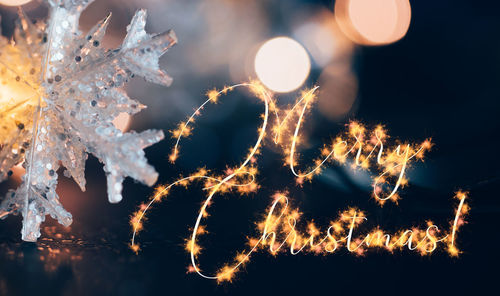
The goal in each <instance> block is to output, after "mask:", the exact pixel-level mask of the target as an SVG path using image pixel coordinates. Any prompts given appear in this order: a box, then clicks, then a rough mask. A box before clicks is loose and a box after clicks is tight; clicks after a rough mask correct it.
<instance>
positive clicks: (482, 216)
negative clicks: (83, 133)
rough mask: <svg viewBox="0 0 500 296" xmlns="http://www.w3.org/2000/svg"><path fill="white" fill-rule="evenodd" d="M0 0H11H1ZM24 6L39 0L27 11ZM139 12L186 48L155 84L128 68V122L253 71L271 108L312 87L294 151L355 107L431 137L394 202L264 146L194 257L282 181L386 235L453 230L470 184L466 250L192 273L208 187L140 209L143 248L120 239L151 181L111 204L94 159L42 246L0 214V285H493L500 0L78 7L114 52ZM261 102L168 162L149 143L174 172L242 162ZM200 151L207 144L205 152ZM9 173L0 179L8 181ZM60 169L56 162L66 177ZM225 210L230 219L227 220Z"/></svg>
mask: <svg viewBox="0 0 500 296" xmlns="http://www.w3.org/2000/svg"><path fill="white" fill-rule="evenodd" d="M20 2H27V1H19V0H0V3H1V4H2V5H1V6H0V14H1V17H2V34H3V35H5V36H11V34H12V30H13V23H14V20H15V19H16V11H17V7H15V6H8V4H16V3H20ZM5 4H7V5H5ZM22 8H23V9H24V10H25V11H26V13H27V14H28V15H29V16H30V17H32V18H34V19H42V18H44V17H46V15H47V8H46V6H45V5H44V4H43V3H41V2H40V1H36V0H34V1H31V2H29V3H27V4H25V5H23V6H22ZM139 8H146V9H147V10H148V13H149V16H148V25H147V30H148V31H149V32H162V31H165V30H167V29H170V28H172V29H174V30H175V32H176V34H177V36H178V38H179V44H178V45H176V46H175V47H174V48H172V49H171V50H170V51H169V52H168V53H167V54H165V56H164V57H163V58H162V60H161V66H162V68H164V69H166V70H167V72H168V73H169V74H170V75H171V76H172V77H173V78H174V83H173V84H172V86H171V87H169V88H165V87H161V86H157V85H153V84H149V83H147V82H145V81H143V80H142V79H140V78H134V79H133V80H132V81H131V83H129V84H128V86H127V91H128V93H129V95H130V96H131V97H132V98H135V99H138V100H139V101H141V102H142V103H143V104H146V105H147V106H148V108H147V109H146V110H144V111H142V112H141V113H139V114H137V115H136V116H134V117H133V118H129V117H128V116H126V115H123V116H120V118H119V119H117V120H116V122H115V124H116V125H117V126H119V127H120V128H122V129H123V130H137V131H141V130H145V129H148V128H155V129H163V130H164V131H165V132H166V133H167V134H168V131H169V130H171V129H174V128H175V127H176V124H177V123H178V122H179V121H180V120H184V119H185V118H186V117H187V116H188V115H189V114H191V113H192V112H193V111H194V109H195V108H196V107H198V106H199V105H200V104H201V103H202V102H203V101H204V100H205V97H204V94H205V93H206V91H207V90H209V89H212V88H214V87H217V88H222V87H223V86H224V85H228V84H236V83H239V82H243V81H247V80H249V79H260V80H261V81H262V82H263V83H264V84H265V85H266V86H267V87H268V88H270V89H271V90H274V91H276V92H277V98H278V103H279V104H283V105H286V104H287V103H290V102H292V101H294V100H295V98H296V97H297V96H298V95H299V90H300V89H302V88H305V87H312V86H314V85H319V86H320V89H319V100H318V103H317V106H316V108H315V110H314V111H313V114H312V116H311V117H310V119H309V120H308V123H307V126H306V127H304V133H305V134H306V135H307V137H308V139H309V141H308V143H307V146H304V151H303V152H304V155H305V158H307V157H308V155H310V156H311V157H313V156H314V155H315V153H316V151H318V150H317V149H318V148H319V147H321V145H322V143H323V142H325V141H328V140H329V139H331V138H332V137H334V136H335V135H336V134H337V133H338V132H340V131H342V130H343V129H344V125H345V123H347V122H348V121H349V120H350V119H356V120H359V121H361V122H363V123H366V124H368V125H375V124H379V123H380V124H384V125H385V126H386V127H387V128H388V130H389V134H390V135H391V136H392V137H393V138H399V139H402V140H409V141H415V142H418V141H422V140H424V139H425V138H428V137H432V139H433V142H434V143H435V148H434V149H433V151H432V152H431V153H430V154H429V155H428V156H427V158H426V160H425V162H424V163H418V164H416V165H415V166H414V167H413V168H411V170H410V171H409V172H408V176H409V179H410V185H409V186H408V187H407V188H405V189H404V190H403V191H401V196H402V200H401V201H400V203H399V206H396V205H386V206H384V208H380V207H378V206H377V205H375V203H374V201H373V200H372V199H370V198H369V192H370V175H369V173H367V172H361V171H356V170H352V169H351V168H349V167H347V166H346V167H341V166H334V165H331V166H329V168H328V169H327V170H326V171H325V172H324V173H323V174H322V175H321V176H319V177H318V178H316V179H315V180H314V181H313V182H312V183H311V184H306V185H304V186H303V187H302V188H301V187H297V186H295V182H294V179H293V178H292V175H291V173H290V172H289V170H288V169H287V168H286V167H285V168H284V167H282V164H281V155H280V154H278V153H277V152H276V149H273V147H272V146H271V147H268V148H266V149H264V151H263V156H262V157H261V159H260V162H259V167H260V169H261V174H260V179H259V183H260V184H261V185H262V189H261V190H260V191H259V192H258V193H257V194H255V195H251V196H250V197H243V198H242V197H237V196H229V197H223V198H219V199H218V200H216V204H215V205H214V207H213V208H212V211H211V213H212V216H211V218H210V219H208V221H207V225H208V230H209V231H210V233H211V234H210V235H209V236H208V237H207V241H204V242H203V245H204V246H205V247H206V254H204V255H203V256H201V263H200V264H201V267H202V268H203V269H204V271H206V272H209V273H211V272H212V271H215V270H216V269H217V268H218V267H220V265H221V264H222V263H225V262H226V261H228V260H229V259H230V258H232V256H233V255H234V253H235V252H236V251H240V250H242V248H243V242H244V239H245V237H246V236H247V235H250V234H252V233H254V232H253V228H254V225H253V222H252V221H255V219H256V218H257V217H260V215H262V213H263V211H264V210H265V208H266V207H267V205H268V204H269V203H270V198H269V196H270V194H271V193H272V192H274V191H276V190H283V189H288V190H289V191H290V195H291V196H292V198H293V199H292V203H293V204H294V205H296V206H299V207H300V208H301V209H302V210H303V211H304V213H305V217H304V218H305V219H308V220H311V219H314V220H315V221H317V222H318V224H320V225H321V224H322V223H321V222H323V225H326V223H327V222H328V221H329V220H331V219H332V218H334V217H336V215H337V213H338V211H339V210H341V209H344V208H347V207H348V206H357V207H359V208H361V209H362V210H365V211H366V212H367V213H368V221H369V223H371V224H370V225H377V224H378V225H381V226H382V227H383V228H385V229H387V230H395V229H399V228H405V227H410V226H412V225H422V224H423V223H424V222H425V221H426V220H428V219H432V221H434V222H435V223H436V224H437V225H441V226H443V227H446V226H447V223H448V221H449V220H451V219H452V218H453V215H454V208H455V203H454V201H453V200H452V196H453V192H454V191H455V190H457V189H459V188H461V189H464V190H469V191H470V198H471V199H470V205H471V206H472V211H471V214H470V216H469V218H468V219H467V220H468V221H469V223H468V224H467V225H466V226H465V227H464V228H463V230H462V231H461V232H460V234H459V236H458V244H459V247H460V248H461V249H462V250H463V251H464V253H463V254H462V256H461V257H459V258H458V259H456V258H449V257H448V256H447V255H446V254H444V253H438V252H436V253H435V254H433V255H432V256H431V257H420V256H419V255H417V254H414V253H412V252H408V251H407V252H403V253H396V254H394V255H390V254H387V253H384V252H374V253H371V254H369V255H368V256H366V257H364V258H359V257H355V256H353V255H351V254H347V253H345V252H340V253H336V254H333V255H330V256H325V257H322V256H311V255H298V256H291V255H281V256H278V257H276V258H275V257H272V256H270V255H267V254H258V255H256V256H254V257H253V259H252V261H251V262H250V263H249V265H248V266H247V267H246V269H245V270H244V271H243V272H241V273H239V274H238V276H237V278H236V280H235V282H233V283H231V284H224V285H217V284H216V282H214V281H209V280H205V279H202V278H200V277H199V276H197V275H194V274H188V273H187V272H186V271H187V267H188V265H189V263H190V261H189V256H188V254H187V253H186V252H185V251H184V247H183V244H184V239H185V238H187V237H188V236H189V235H190V228H191V227H192V226H193V225H194V222H195V218H196V216H197V213H198V211H199V208H200V204H201V202H202V201H203V200H204V195H203V192H202V190H201V187H199V186H194V187H193V188H191V189H190V190H188V191H186V190H175V191H173V192H172V195H171V196H170V197H169V198H168V200H167V201H165V202H163V203H161V204H160V205H159V206H157V207H156V208H155V209H153V210H152V211H151V212H150V215H149V219H148V221H147V222H146V225H145V228H146V230H145V231H144V232H143V233H141V235H140V237H139V242H140V243H141V245H142V247H143V251H142V252H141V253H139V255H138V256H136V255H134V254H133V253H132V252H131V251H129V250H128V249H127V244H128V242H129V240H130V236H131V233H130V227H129V225H128V221H129V216H130V215H131V213H132V212H133V211H135V210H136V207H137V206H138V205H139V204H140V203H141V202H143V201H145V200H146V199H147V198H148V196H149V195H151V193H152V192H153V188H148V187H146V186H143V185H141V184H138V183H134V182H133V181H132V180H130V179H129V180H127V181H126V182H125V186H124V191H123V197H124V199H123V201H122V202H121V203H119V204H116V205H111V204H109V203H108V201H107V196H106V187H105V176H104V173H103V171H102V165H101V164H99V162H98V161H97V160H96V159H95V158H92V157H91V158H90V159H89V161H88V163H87V176H86V177H87V184H88V185H87V191H86V192H81V191H80V190H79V188H78V186H77V185H76V184H75V183H74V182H73V181H72V180H69V179H66V178H64V177H60V184H59V187H58V193H59V195H60V197H61V201H62V203H63V205H64V206H65V208H66V209H67V210H68V211H69V212H71V213H72V214H73V217H74V222H73V225H72V226H71V227H69V228H64V227H62V226H60V225H57V223H56V222H54V221H52V220H51V219H50V218H47V222H46V223H45V224H43V231H42V237H41V238H40V240H39V242H38V243H37V244H32V243H23V242H21V240H20V229H21V219H20V217H9V218H8V219H6V220H4V221H1V222H0V250H1V251H0V295H28V294H34V293H37V294H42V295H45V294H47V295H102V294H106V295H142V294H147V295H149V294H151V295H152V294H154V295H158V294H159V295H164V294H171V295H181V293H182V294H183V295H192V294H228V295H247V294H255V293H261V294H264V295H268V294H271V293H275V294H276V293H279V294H280V295H282V294H286V293H289V294H290V295H296V294H298V293H299V292H305V291H307V292H308V293H310V294H316V293H320V292H325V293H330V294H333V293H335V292H337V293H341V292H349V293H354V294H358V293H361V292H366V291H371V292H376V293H378V292H380V293H385V294H392V293H393V291H392V290H394V293H396V292H397V291H409V289H420V288H421V289H429V290H428V291H429V294H434V293H432V292H435V293H439V292H441V293H442V292H445V293H447V294H448V293H452V292H457V291H464V290H465V289H469V288H474V289H476V291H477V290H483V291H487V290H488V289H490V288H492V287H493V286H494V280H496V275H497V272H496V268H497V267H496V266H498V264H499V263H500V261H499V256H498V251H497V246H498V244H499V243H500V239H499V238H498V236H497V234H498V228H497V226H498V221H497V218H498V217H499V213H500V201H499V194H498V190H497V188H498V186H499V185H500V179H499V175H500V174H499V173H500V169H499V167H500V160H499V158H498V157H497V153H498V152H497V150H498V147H499V144H500V141H499V137H498V133H499V131H500V120H499V119H498V112H499V111H500V108H499V107H500V104H499V102H498V100H499V99H500V87H499V84H498V81H499V79H500V38H499V37H498V36H500V4H498V3H497V2H495V1H465V0H454V1H451V0H441V1H425V0H424V1H407V0H337V1H334V0H309V1H307V0H254V1H238V0H126V1H124V0H96V1H95V2H94V3H93V4H91V5H90V6H89V7H88V9H87V10H86V11H85V12H84V13H83V15H82V18H81V20H80V25H81V30H82V31H84V32H85V31H87V30H89V29H90V28H91V27H92V26H93V25H94V24H95V23H96V22H98V21H99V20H101V19H102V18H104V17H105V16H106V15H107V13H108V12H109V11H111V12H112V13H113V16H112V19H111V24H110V26H109V28H108V33H107V36H106V37H105V41H104V46H106V47H109V48H116V47H118V46H119V45H120V42H121V40H122V38H123V37H124V35H125V33H126V26H127V24H128V23H129V21H130V19H131V18H132V16H133V14H134V12H135V11H136V10H137V9H139ZM262 110H263V108H262V106H261V105H259V103H258V102H256V100H255V99H253V98H252V97H250V96H249V94H248V93H247V92H245V91H241V92H240V91H235V92H233V93H231V94H229V95H227V96H225V97H222V98H221V103H219V104H217V105H212V106H209V107H208V108H206V109H205V110H204V115H203V116H202V117H201V118H200V119H199V120H198V121H197V123H196V129H195V132H194V134H193V135H192V136H191V137H190V138H188V139H187V140H184V142H183V145H182V146H183V150H182V154H181V155H180V158H179V160H178V161H177V163H176V164H175V165H172V164H170V163H169V161H168V154H169V152H170V149H171V148H172V145H173V144H174V142H173V140H172V139H170V138H169V137H168V136H167V138H166V139H165V140H164V141H162V142H161V143H159V144H157V145H154V146H153V147H151V148H148V149H147V150H146V153H147V157H148V159H149V162H150V163H151V164H152V165H154V166H155V168H156V169H157V170H158V172H159V173H160V178H159V183H169V182H171V181H173V180H175V179H176V178H177V177H178V176H179V175H181V174H184V175H186V174H189V173H191V172H193V171H194V170H195V169H196V168H198V167H200V166H206V167H207V168H210V169H212V170H214V171H217V172H221V171H222V170H224V169H225V168H226V166H231V165H234V164H236V163H238V162H239V161H240V160H241V159H242V157H243V156H244V155H245V152H246V151H247V150H246V149H247V148H248V147H249V146H250V145H251V144H252V143H254V141H255V139H256V137H257V134H256V131H257V127H258V126H259V124H260V121H259V114H260V113H261V112H262ZM200 147H203V149H200ZM20 173H21V172H17V173H16V172H15V174H14V175H13V176H12V177H11V178H10V179H9V180H8V181H7V182H4V183H2V184H0V187H1V188H0V189H1V190H2V193H3V192H6V190H7V189H8V188H12V187H15V186H16V184H17V183H18V182H19V174H20ZM60 175H61V176H62V174H60ZM228 221H231V223H230V226H228V225H227V222H228Z"/></svg>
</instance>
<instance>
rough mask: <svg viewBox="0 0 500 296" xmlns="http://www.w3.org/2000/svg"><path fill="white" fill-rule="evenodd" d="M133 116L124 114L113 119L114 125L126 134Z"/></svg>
mask: <svg viewBox="0 0 500 296" xmlns="http://www.w3.org/2000/svg"><path fill="white" fill-rule="evenodd" d="M130 119H131V116H130V115H129V114H128V113H125V112H122V113H120V114H118V116H116V117H115V119H113V125H114V126H115V127H116V128H117V129H119V130H120V131H122V133H123V132H126V131H127V130H128V128H129V126H130Z"/></svg>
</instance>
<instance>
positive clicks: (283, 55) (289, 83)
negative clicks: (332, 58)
mask: <svg viewBox="0 0 500 296" xmlns="http://www.w3.org/2000/svg"><path fill="white" fill-rule="evenodd" d="M310 69H311V62H310V61H309V56H308V54H307V52H306V50H305V49H304V47H302V45H300V44H299V43H298V42H297V41H295V40H293V39H290V38H288V37H277V38H273V39H271V40H268V41H267V42H266V43H264V44H263V45H262V46H261V47H260V49H259V50H258V51H257V55H256V56H255V72H256V74H257V77H258V78H259V79H260V81H261V82H262V83H263V84H264V85H265V86H267V87H268V88H269V89H271V90H273V91H276V92H290V91H293V90H295V89H297V88H299V87H300V86H301V85H302V84H303V83H304V81H305V80H306V78H307V76H308V75H309V71H310Z"/></svg>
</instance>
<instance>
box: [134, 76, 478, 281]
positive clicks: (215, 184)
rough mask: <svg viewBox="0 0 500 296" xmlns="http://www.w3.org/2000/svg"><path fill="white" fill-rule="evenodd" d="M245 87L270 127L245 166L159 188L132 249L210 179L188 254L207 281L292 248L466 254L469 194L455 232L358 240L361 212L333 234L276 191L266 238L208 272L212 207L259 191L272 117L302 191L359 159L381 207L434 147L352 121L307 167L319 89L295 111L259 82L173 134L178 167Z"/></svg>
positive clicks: (262, 226) (333, 227) (353, 212)
mask: <svg viewBox="0 0 500 296" xmlns="http://www.w3.org/2000/svg"><path fill="white" fill-rule="evenodd" d="M239 87H244V88H248V89H249V90H250V91H251V92H252V94H254V95H255V97H256V98H258V99H259V101H261V102H262V103H263V104H264V107H265V109H264V113H263V114H262V124H261V126H260V128H259V129H258V139H257V141H256V142H255V144H254V145H253V146H252V147H251V148H250V149H249V152H248V154H247V156H246V157H245V159H244V161H243V162H242V163H241V164H240V165H238V166H235V167H233V168H228V169H227V170H226V171H225V172H224V174H221V175H217V174H212V173H210V172H209V171H208V170H207V169H205V168H201V169H199V170H198V171H197V172H195V173H194V174H191V175H189V176H187V177H184V178H180V179H178V180H177V181H175V182H173V183H171V184H169V185H167V186H163V185H161V186H158V187H157V188H156V191H155V193H154V194H153V196H152V197H151V199H150V201H149V202H148V203H147V204H142V205H141V206H140V208H139V210H138V211H137V212H135V213H134V215H133V216H132V218H131V221H130V223H131V226H132V229H133V235H132V241H131V245H130V246H131V248H132V250H134V251H135V252H137V251H139V245H138V244H137V242H136V241H135V238H136V234H137V233H138V232H139V231H140V230H142V228H143V224H142V221H143V220H144V218H145V215H146V212H147V211H148V210H149V208H150V207H151V206H152V204H153V203H156V202H159V201H161V200H163V199H164V197H166V196H167V195H168V193H169V191H170V189H171V188H172V187H174V186H179V185H180V186H184V187H186V188H187V187H188V186H189V185H190V184H192V183H193V182H195V181H202V182H203V184H204V190H206V191H207V193H208V195H207V198H206V199H205V201H204V203H203V204H202V206H201V209H200V212H199V214H198V217H197V219H196V223H195V226H194V228H193V232H192V235H191V237H190V238H189V239H187V240H186V246H185V248H186V250H187V251H188V252H189V253H190V256H191V267H190V271H192V272H196V273H198V274H199V275H200V276H202V277H204V278H207V279H215V280H217V281H219V282H223V281H231V280H232V279H233V277H234V275H235V273H236V272H237V271H238V270H239V269H240V268H241V267H242V266H243V265H245V264H246V263H247V262H248V261H249V260H250V257H251V255H252V254H253V253H255V252H257V251H264V250H267V251H268V252H270V253H271V254H273V255H274V254H278V253H282V252H286V251H287V250H288V251H289V252H290V253H291V254H292V255H296V254H299V253H301V252H311V253H315V254H329V253H334V252H335V251H338V250H339V249H340V248H342V247H344V248H346V249H347V251H349V252H351V253H354V254H356V255H363V254H365V253H366V251H368V249H373V248H378V249H385V250H387V251H388V252H394V251H395V250H401V249H403V248H408V249H409V250H411V251H416V252H418V253H419V254H421V255H426V254H431V253H432V252H434V251H435V250H437V249H438V248H439V246H440V245H444V246H445V247H444V249H445V250H446V251H447V252H448V253H449V255H450V256H458V255H459V253H460V251H459V250H458V248H457V247H456V245H455V240H456V235H457V232H458V230H459V229H460V227H461V226H462V225H463V224H464V223H465V221H464V216H465V215H466V214H467V212H468V211H469V206H468V205H467V203H465V200H466V199H467V193H466V192H462V191H458V192H456V194H455V198H456V199H457V200H458V206H457V209H456V212H455V217H454V219H453V220H452V221H450V225H449V229H447V230H445V229H440V228H439V227H438V226H436V225H434V224H433V222H432V221H427V222H426V225H425V227H412V228H411V229H405V230H400V231H397V232H396V233H388V232H387V231H384V230H383V229H381V228H380V227H376V228H374V229H372V230H371V231H368V232H367V233H365V234H358V227H359V225H361V224H362V223H363V222H364V221H366V220H367V218H366V216H365V213H363V212H362V211H361V210H359V209H357V208H349V209H347V210H345V211H343V212H340V213H339V217H338V218H337V219H335V220H332V221H331V222H330V225H329V227H328V228H327V229H326V231H324V232H321V231H320V230H319V227H318V226H317V225H316V224H314V223H313V222H309V223H306V224H305V226H304V224H303V223H300V217H301V214H302V213H301V212H300V211H299V210H298V209H292V208H291V205H290V204H289V197H288V193H287V192H276V193H275V194H274V196H273V197H272V203H271V206H270V207H269V208H268V210H267V216H266V218H265V219H264V220H263V221H261V222H259V223H257V232H258V233H260V235H259V236H257V237H250V238H248V241H247V245H248V250H247V251H245V252H240V253H238V254H237V255H236V256H235V258H234V260H233V262H232V263H229V264H226V265H224V266H223V267H222V268H220V269H219V270H218V271H217V272H216V273H215V274H214V275H207V274H205V273H203V272H202V271H201V269H200V267H199V265H198V263H197V259H198V255H199V254H200V252H201V250H202V247H201V246H200V245H199V244H198V243H197V241H198V240H197V239H198V238H199V236H202V235H204V234H206V226H205V225H204V224H203V223H202V221H203V220H204V218H206V217H208V215H209V214H208V209H209V207H210V205H211V204H212V203H213V201H212V200H213V198H214V196H215V195H216V194H224V193H227V192H237V193H240V194H248V193H250V192H256V191H257V190H258V189H259V185H258V183H257V175H258V167H257V158H258V156H259V155H260V153H261V148H262V146H263V145H264V143H265V141H266V140H267V134H268V125H271V122H270V121H271V119H270V118H272V117H274V124H273V125H272V126H271V127H270V130H271V131H272V133H271V137H270V138H271V139H272V142H274V144H275V145H278V146H279V147H280V148H281V149H282V151H283V155H284V164H285V165H287V166H289V168H290V170H291V172H292V174H293V175H294V176H295V180H296V182H297V184H298V185H301V184H302V183H303V182H304V181H310V180H311V179H312V178H313V177H314V176H315V175H318V174H320V173H321V171H322V170H323V169H324V167H325V166H326V165H327V164H328V163H330V162H337V163H340V164H346V163H347V160H348V159H349V158H352V164H351V165H352V166H353V167H354V168H361V169H370V170H377V171H379V172H380V173H379V174H378V175H377V176H376V177H375V178H374V179H373V191H372V197H373V198H374V200H375V201H376V202H377V203H378V204H379V205H380V206H383V205H384V203H386V202H395V203H397V201H398V200H399V199H400V196H399V194H398V190H399V189H400V188H402V187H404V186H406V185H407V184H408V179H407V178H406V175H405V173H406V171H407V169H408V167H409V166H410V165H411V164H412V163H413V162H415V161H419V160H423V158H424V155H425V153H426V152H427V151H429V150H430V148H431V147H432V143H431V140H430V139H426V140H425V141H423V142H421V143H406V142H399V141H392V142H389V141H388V138H389V137H388V135H387V133H386V130H385V129H384V127H383V126H380V125H379V126H376V127H374V128H372V129H368V128H367V127H365V126H364V125H362V124H360V123H358V122H350V123H349V124H348V125H347V131H346V132H345V133H344V134H341V135H338V136H337V137H336V138H335V140H333V141H332V142H331V143H329V144H325V145H324V146H323V148H322V149H321V150H320V153H319V156H318V157H317V158H316V159H314V160H313V161H312V164H311V165H309V166H303V167H304V168H299V162H298V159H299V158H300V155H299V153H298V152H297V147H299V145H300V143H301V142H302V141H303V139H302V137H301V135H300V129H301V126H302V123H303V122H304V121H305V118H306V117H307V115H308V114H309V113H310V110H311V108H312V106H313V103H314V101H315V100H316V98H317V97H316V95H315V93H316V91H317V89H318V87H314V88H312V89H309V90H305V91H302V92H301V95H300V96H299V99H298V100H297V101H296V102H295V104H293V105H292V106H291V107H289V108H284V109H280V108H279V107H278V106H277V104H276V102H275V100H274V98H273V96H272V93H270V92H269V91H268V90H267V89H266V88H265V87H264V86H263V85H261V84H260V83H259V82H255V81H252V82H249V83H241V84H237V85H233V86H228V87H224V88H223V89H222V90H211V91H209V92H208V93H207V97H208V99H207V100H206V101H205V102H204V103H203V104H202V105H201V106H200V107H199V108H198V109H196V111H195V112H194V113H193V114H192V115H191V116H190V117H189V118H188V119H187V121H185V122H181V123H180V124H179V125H178V128H177V129H176V130H174V131H172V136H173V137H174V138H175V139H176V144H175V146H174V148H173V151H172V153H171V154H170V161H172V162H175V160H176V159H177V158H178V156H179V153H180V146H179V143H180V140H181V138H183V137H187V136H189V135H190V134H191V133H192V131H193V130H192V127H191V126H192V124H193V123H194V122H195V119H196V117H198V116H200V115H201V110H202V109H204V107H205V106H206V105H207V104H208V103H217V101H218V100H219V98H220V97H221V95H224V94H227V93H228V92H230V91H232V90H234V89H235V88H239Z"/></svg>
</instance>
